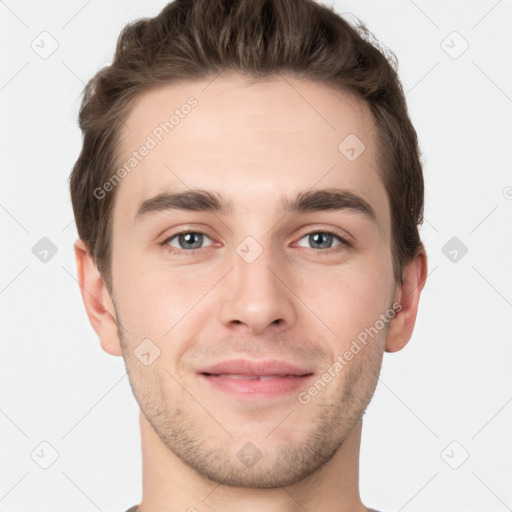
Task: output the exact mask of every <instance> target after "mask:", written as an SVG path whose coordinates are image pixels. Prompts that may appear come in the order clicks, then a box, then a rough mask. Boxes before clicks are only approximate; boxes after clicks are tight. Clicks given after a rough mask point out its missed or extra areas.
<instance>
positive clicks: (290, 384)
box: [200, 374, 313, 398]
mask: <svg viewBox="0 0 512 512" xmlns="http://www.w3.org/2000/svg"><path fill="white" fill-rule="evenodd" d="M312 376H313V375H312V374H310V375H304V376H298V375H293V376H288V377H276V378H275V379H268V380H259V379H233V378H230V377H224V376H217V375H205V374H200V377H201V378H203V379H205V380H206V381H208V382H209V383H210V384H211V385H212V386H213V387H215V388H217V389H220V390H221V391H225V392H227V393H233V394H237V395H243V396H244V397H255V398H263V397H272V396H278V395H283V394H286V393H290V392H292V391H294V390H297V389H299V388H301V387H303V386H304V385H305V384H306V382H307V381H309V379H311V377H312Z"/></svg>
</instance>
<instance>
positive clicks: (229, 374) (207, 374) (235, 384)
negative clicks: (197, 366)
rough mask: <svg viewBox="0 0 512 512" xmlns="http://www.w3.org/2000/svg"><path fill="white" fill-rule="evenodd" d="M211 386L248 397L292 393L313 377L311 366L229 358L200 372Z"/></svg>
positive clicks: (265, 396)
mask: <svg viewBox="0 0 512 512" xmlns="http://www.w3.org/2000/svg"><path fill="white" fill-rule="evenodd" d="M198 373H199V376H200V377H201V378H202V379H203V380H204V381H206V382H207V383H208V384H209V385H210V386H212V387H214V388H215V389H217V390H220V391H222V392H225V393H231V394H235V395H239V396H243V397H245V398H249V397H253V398H267V397H272V396H278V395H283V394H285V393H291V392H292V391H294V390H296V389H298V388H300V387H302V386H304V385H305V384H306V382H307V381H308V380H309V379H310V378H311V377H312V376H313V374H314V373H313V372H312V371H310V370H309V369H307V368H301V367H299V366H295V365H292V364H290V363H287V362H285V361H276V360H272V361H258V362H252V361H247V360H240V359H238V360H233V361H225V362H222V363H219V364H216V365H214V366H211V367H208V368H205V369H203V370H202V371H200V372H198Z"/></svg>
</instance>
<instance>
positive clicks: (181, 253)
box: [160, 230, 352, 256]
mask: <svg viewBox="0 0 512 512" xmlns="http://www.w3.org/2000/svg"><path fill="white" fill-rule="evenodd" d="M191 233H193V234H195V235H203V236H206V237H208V238H210V240H211V237H209V236H208V235H207V234H206V233H203V232H201V231H192V230H189V231H179V232H177V233H174V234H173V235H171V236H169V237H167V238H166V239H165V240H164V241H163V242H161V243H160V245H161V246H162V247H164V248H165V249H166V250H167V251H168V252H170V253H171V254H173V255H176V256H190V255H192V254H194V253H196V252H197V251H201V250H203V249H208V247H200V248H199V249H178V248H176V247H172V246H170V245H168V244H169V242H170V241H171V240H173V239H174V238H176V237H177V236H179V235H187V234H191ZM318 233H321V234H323V235H332V236H333V237H334V238H337V239H338V240H339V242H340V244H339V245H336V246H335V247H330V248H328V249H316V250H317V252H319V253H321V254H322V255H328V254H332V253H333V252H338V250H339V249H340V248H341V249H344V248H347V247H352V245H351V244H350V243H349V242H348V241H347V240H346V239H345V238H344V237H342V236H340V235H339V234H338V233H335V232H334V231H329V230H316V231H309V232H308V233H305V234H304V235H302V236H301V237H300V238H299V241H300V240H302V239H303V238H304V237H307V236H309V235H313V234H318ZM311 249H313V250H315V248H314V247H312V248H311Z"/></svg>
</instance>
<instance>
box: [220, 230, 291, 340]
mask: <svg viewBox="0 0 512 512" xmlns="http://www.w3.org/2000/svg"><path fill="white" fill-rule="evenodd" d="M260 240H261V241H259V240H256V239H255V238H254V237H252V236H247V237H246V238H245V239H243V240H242V242H240V244H238V246H237V247H236V248H235V251H234V254H233V255H232V257H233V258H232V259H233V270H232V272H230V274H229V277H228V279H227V282H226V283H225V288H224V294H223V304H222V309H221V317H222V318H221V320H222V322H223V324H225V325H229V326H231V327H233V326H235V325H237V326H239V325H240V324H245V327H246V328H247V329H249V330H250V331H251V333H253V334H258V333H262V332H263V331H264V330H265V329H266V328H267V327H268V326H270V325H274V326H276V325H279V326H280V329H281V328H284V327H285V326H288V327H289V326H290V325H291V324H292V323H293V322H294V321H295V310H294V304H293V302H292V298H293V294H291V293H290V291H289V290H288V289H287V287H286V286H285V285H284V283H283V282H281V279H283V278H282V277H281V278H279V277H277V276H279V273H280V270H279V268H280V267H281V268H282V265H279V264H278V263H279V262H278V258H279V254H278V253H276V251H274V250H273V249H272V247H271V243H270V239H269V238H266V239H265V240H262V239H261V238H260ZM276 274H277V276H276Z"/></svg>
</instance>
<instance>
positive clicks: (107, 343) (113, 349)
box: [74, 239, 122, 356]
mask: <svg viewBox="0 0 512 512" xmlns="http://www.w3.org/2000/svg"><path fill="white" fill-rule="evenodd" d="M74 250H75V259H76V267H77V275H78V282H79V284H80V293H81V294H82V300H83V302H84V306H85V310H86V312H87V316H88V317H89V321H90V322H91V325H92V327H93V329H94V331H95V332H96V334H97V335H98V338H99V339H100V343H101V346H102V348H103V350H105V352H107V353H108V354H111V355H113V356H120V355H122V349H121V343H120V341H119V334H118V331H117V320H116V315H115V309H114V305H113V303H112V299H111V297H110V295H109V293H108V290H107V287H106V285H105V281H104V280H103V278H102V277H101V275H100V273H99V271H98V269H97V267H96V264H95V263H94V260H93V258H92V256H91V254H90V252H89V250H88V248H87V246H86V244H85V243H84V242H83V240H80V239H78V240H77V241H76V242H75V245H74Z"/></svg>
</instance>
